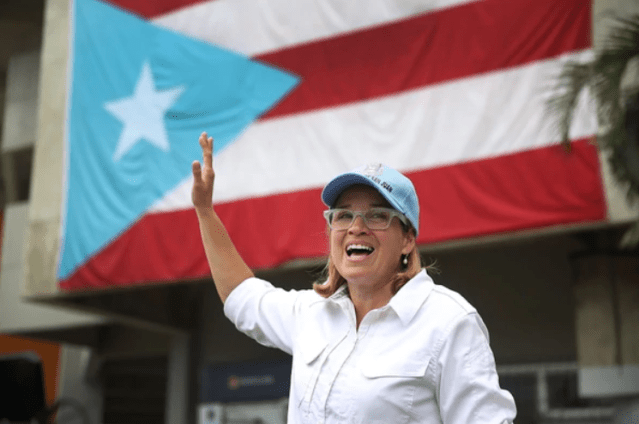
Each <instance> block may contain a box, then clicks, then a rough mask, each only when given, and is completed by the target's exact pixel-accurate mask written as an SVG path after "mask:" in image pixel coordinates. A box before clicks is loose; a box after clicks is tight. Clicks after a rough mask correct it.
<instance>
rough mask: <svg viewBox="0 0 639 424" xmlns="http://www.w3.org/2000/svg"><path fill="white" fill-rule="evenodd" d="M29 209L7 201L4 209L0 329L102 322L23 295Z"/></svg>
mask: <svg viewBox="0 0 639 424" xmlns="http://www.w3.org/2000/svg"><path fill="white" fill-rule="evenodd" d="M28 212H29V205H28V204H26V203H21V204H13V205H9V206H8V207H7V208H6V210H5V215H4V219H5V222H4V230H3V233H4V234H3V241H2V263H1V265H0V333H27V332H32V331H44V330H47V329H60V328H64V327H77V326H83V325H84V326H86V325H97V324H101V323H104V322H105V320H104V318H101V317H99V316H97V315H88V314H83V313H78V312H73V311H69V310H67V309H61V308H59V307H53V306H45V305H40V304H33V303H28V302H27V301H25V300H24V299H23V298H22V293H21V291H20V289H21V287H23V286H24V278H25V276H24V272H25V258H24V246H25V244H26V241H27V239H26V235H27V228H28V219H27V216H28Z"/></svg>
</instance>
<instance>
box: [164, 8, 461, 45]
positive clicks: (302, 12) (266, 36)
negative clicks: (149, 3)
mask: <svg viewBox="0 0 639 424" xmlns="http://www.w3.org/2000/svg"><path fill="white" fill-rule="evenodd" d="M465 3H472V0H431V1H427V2H426V1H423V0H404V1H397V0H366V1H355V2H353V1H344V0H330V1H329V0H324V1H316V0H295V1H290V0H269V1H255V0H215V1H209V2H204V3H199V4H196V5H194V6H189V7H185V8H183V9H180V10H178V11H176V12H172V13H168V14H166V15H164V16H161V17H158V18H155V19H153V20H152V21H153V22H154V23H155V24H157V25H160V26H164V27H166V28H169V29H172V30H174V31H177V32H180V33H182V34H185V35H189V36H191V37H194V38H197V39H200V40H205V41H209V42H211V43H214V44H216V45H217V46H220V47H224V48H227V49H231V50H234V51H236V52H238V53H242V54H245V55H248V56H254V55H257V54H260V53H264V52H269V51H273V50H277V49H280V48H283V47H288V46H291V45H296V44H300V43H305V42H308V41H315V40H318V39H322V38H327V37H332V36H335V35H339V34H342V33H345V32H349V31H354V30H357V29H362V28H366V27H369V26H374V25H379V24H384V23H388V22H393V21H397V20H400V19H404V18H408V17H411V16H415V15H418V14H420V13H426V12H431V11H437V10H440V9H444V8H447V7H451V6H456V5H460V4H465Z"/></svg>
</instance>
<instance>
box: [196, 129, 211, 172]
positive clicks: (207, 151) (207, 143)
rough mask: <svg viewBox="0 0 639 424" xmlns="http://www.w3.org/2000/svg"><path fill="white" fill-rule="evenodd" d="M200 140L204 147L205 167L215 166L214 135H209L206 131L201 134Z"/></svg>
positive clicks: (201, 145)
mask: <svg viewBox="0 0 639 424" xmlns="http://www.w3.org/2000/svg"><path fill="white" fill-rule="evenodd" d="M199 141H200V147H201V148H202V159H203V162H204V168H213V137H209V136H208V134H207V133H206V132H203V133H202V134H200V140H199Z"/></svg>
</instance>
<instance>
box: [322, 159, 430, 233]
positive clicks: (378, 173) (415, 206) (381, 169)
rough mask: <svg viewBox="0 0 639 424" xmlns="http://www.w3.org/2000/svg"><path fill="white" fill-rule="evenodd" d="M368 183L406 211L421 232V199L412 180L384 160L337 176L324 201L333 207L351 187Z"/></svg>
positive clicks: (325, 193)
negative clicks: (383, 162) (382, 162)
mask: <svg viewBox="0 0 639 424" xmlns="http://www.w3.org/2000/svg"><path fill="white" fill-rule="evenodd" d="M355 184H365V185H368V186H371V187H373V188H375V189H376V190H377V191H378V192H379V194H381V195H382V197H384V198H385V199H386V200H387V201H388V203H390V204H391V206H392V207H393V208H395V209H396V210H397V211H399V212H401V213H403V214H404V215H406V218H408V221H410V223H411V224H412V226H413V228H415V233H416V234H417V235H418V234H419V201H418V200H417V193H416V192H415V186H413V183H412V182H411V180H409V179H408V178H407V177H406V176H404V175H402V174H401V173H400V172H398V171H396V170H395V169H393V168H391V167H389V166H386V165H384V164H381V163H373V164H369V165H364V166H360V167H359V168H355V169H353V170H352V171H349V172H345V173H343V174H340V175H338V176H337V177H335V178H333V179H332V180H331V182H329V183H328V184H326V186H325V187H324V190H322V202H324V204H325V205H326V206H328V207H329V208H330V207H333V205H334V204H335V202H336V201H337V198H338V197H339V195H340V194H342V192H343V191H344V190H346V189H347V188H349V187H350V186H352V185H355Z"/></svg>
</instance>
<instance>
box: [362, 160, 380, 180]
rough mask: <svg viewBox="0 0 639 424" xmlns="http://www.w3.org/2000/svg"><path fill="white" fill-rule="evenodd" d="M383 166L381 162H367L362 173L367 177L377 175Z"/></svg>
mask: <svg viewBox="0 0 639 424" xmlns="http://www.w3.org/2000/svg"><path fill="white" fill-rule="evenodd" d="M383 166H384V165H382V164H381V163H369V164H368V165H366V167H365V168H364V170H363V171H362V174H364V175H366V176H367V177H379V176H380V175H382V173H383V172H384V170H383V169H382V168H383Z"/></svg>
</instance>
